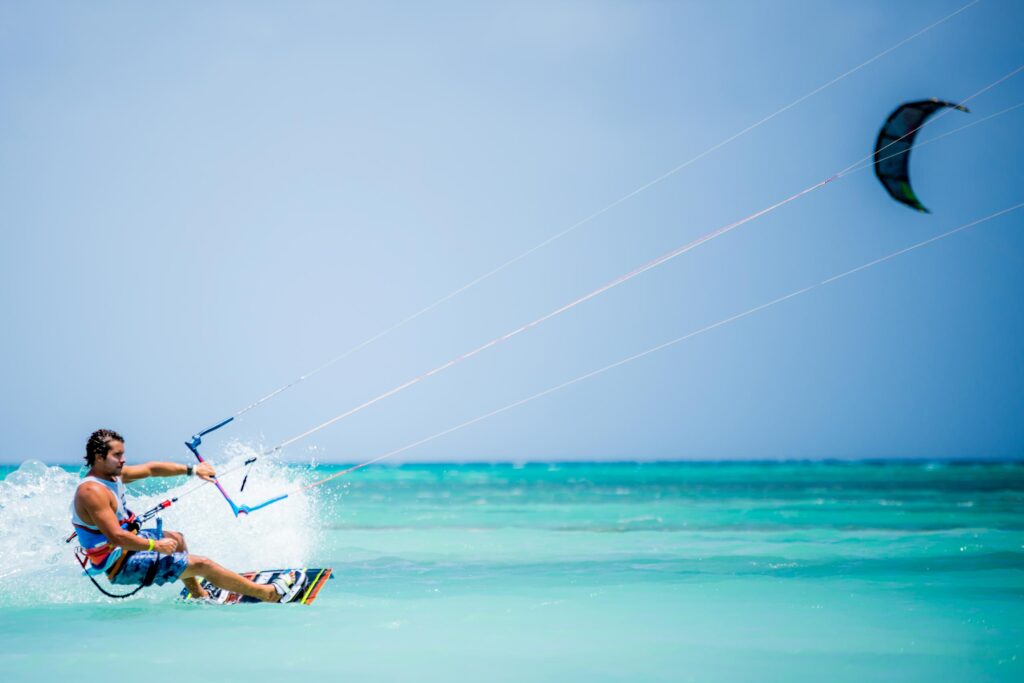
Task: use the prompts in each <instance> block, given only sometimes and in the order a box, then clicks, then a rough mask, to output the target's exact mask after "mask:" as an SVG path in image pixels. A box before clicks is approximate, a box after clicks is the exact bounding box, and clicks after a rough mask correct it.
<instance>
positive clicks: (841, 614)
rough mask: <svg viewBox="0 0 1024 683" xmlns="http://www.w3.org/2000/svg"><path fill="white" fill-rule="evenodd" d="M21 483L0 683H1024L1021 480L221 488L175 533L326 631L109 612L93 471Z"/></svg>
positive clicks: (186, 607) (544, 481) (148, 595)
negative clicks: (298, 575) (270, 502)
mask: <svg viewBox="0 0 1024 683" xmlns="http://www.w3.org/2000/svg"><path fill="white" fill-rule="evenodd" d="M242 450H244V449H239V452H236V453H234V454H231V453H229V454H227V455H226V456H225V461H224V463H225V465H224V466H225V467H227V466H229V465H230V462H229V460H230V458H235V459H238V458H243V457H244V455H245V453H244V452H242ZM336 471H338V467H337V466H319V467H315V468H310V467H299V466H287V465H283V464H273V463H271V464H264V465H259V466H258V469H256V470H255V471H254V472H253V474H252V475H251V476H250V483H249V484H248V485H247V486H246V490H245V492H244V493H243V494H239V497H240V499H241V500H243V501H246V502H255V501H258V500H260V499H261V497H266V496H268V495H273V494H275V493H278V492H280V491H282V490H284V489H287V488H289V487H294V485H295V484H297V483H300V482H302V481H311V480H313V479H314V478H320V477H322V476H325V475H326V474H330V473H332V472H336ZM2 474H3V476H5V479H4V481H3V482H2V483H0V553H2V558H0V559H2V562H0V567H2V569H0V595H2V597H0V643H2V645H0V671H3V672H4V674H3V676H2V678H3V679H4V680H5V681H7V680H11V681H27V680H43V679H47V678H51V677H55V676H73V675H89V674H90V672H92V673H95V672H97V671H108V672H111V673H113V674H115V675H122V673H123V675H127V676H143V677H145V679H146V680H149V681H164V680H166V681H172V680H173V681H180V680H184V679H186V678H187V679H191V680H239V681H241V680H246V681H270V680H281V679H282V678H283V677H285V676H288V677H293V676H307V677H313V679H314V680H321V679H326V678H327V677H331V678H339V679H341V678H344V679H345V680H356V681H363V680H365V681H384V680H389V681H390V680H417V681H433V680H438V681H441V680H444V681H448V680H452V679H456V680H462V679H471V678H474V679H481V680H488V681H523V680H531V681H533V680H535V681H565V680H596V681H638V680H642V681H750V680H758V681H812V680H813V681H818V680H822V679H828V680H830V681H863V680H872V681H879V680H881V681H886V680H893V681H897V680H898V681H901V682H904V683H905V682H907V681H918V680H920V681H924V680H929V681H934V680H943V681H1017V680H1022V678H1024V465H1021V464H1014V463H990V464H970V465H968V464H950V463H926V464H920V463H731V464H730V463H652V464H633V463H621V464H596V463H582V464H557V465H549V464H533V465H525V466H515V465H405V466H401V467H375V468H367V469H365V470H360V471H358V472H355V473H352V474H351V475H348V476H346V477H343V478H341V479H340V480H339V483H337V484H335V483H332V484H330V485H328V486H326V487H324V488H322V489H318V490H314V491H313V492H312V493H311V494H307V495H299V496H294V497H293V498H290V499H288V500H287V501H285V502H284V503H281V504H280V505H278V506H272V507H270V508H267V509H266V510H264V511H261V512H259V513H256V514H254V515H253V516H252V517H251V518H249V519H244V518H243V519H241V520H235V519H234V518H232V517H231V515H230V512H229V511H228V508H227V506H226V505H225V504H224V502H223V501H222V500H220V498H219V496H218V495H217V493H216V491H215V490H213V489H212V487H204V488H201V489H199V490H196V491H193V492H191V493H189V494H188V495H187V496H185V497H184V498H182V500H181V501H180V503H179V504H178V505H176V506H175V507H173V508H171V509H170V510H168V511H167V513H166V514H165V515H164V521H165V525H166V526H167V527H168V528H172V529H179V530H181V531H183V532H185V534H186V537H187V538H188V539H189V543H190V545H191V548H192V550H193V551H194V552H198V553H200V554H206V555H209V556H211V557H213V558H214V559H217V560H218V561H221V562H222V563H224V564H226V565H228V566H231V567H232V568H236V569H252V568H256V567H257V566H260V567H268V566H274V565H279V564H293V563H294V564H300V565H315V566H321V565H328V566H332V567H334V569H335V577H336V578H335V579H334V580H332V581H331V582H330V583H329V584H328V586H327V587H326V588H325V589H324V591H323V592H322V593H321V596H320V597H319V599H318V600H317V602H316V604H315V605H313V606H311V607H300V606H290V607H280V606H271V605H257V606H235V607H226V608H225V607H215V606H204V605H194V604H185V603H181V602H178V601H176V600H175V595H176V589H174V588H160V589H150V590H147V591H144V592H143V593H144V594H143V595H141V596H140V597H139V598H136V599H131V600H127V601H123V602H117V603H115V602H114V601H111V600H108V599H106V598H103V597H102V596H100V595H99V594H98V593H97V592H96V591H95V589H94V588H92V586H90V585H89V584H88V582H87V581H85V580H84V579H82V578H81V577H80V576H79V575H78V574H79V572H77V571H76V569H77V567H76V566H75V565H74V563H73V560H72V559H71V557H70V554H69V552H68V550H67V547H66V546H64V544H63V543H62V538H61V537H60V536H61V534H64V535H66V533H67V532H66V527H67V513H66V510H67V507H66V506H67V500H68V497H69V496H70V494H71V491H72V490H73V487H74V484H75V481H76V478H77V476H78V471H77V469H76V468H63V469H62V468H56V467H46V466H43V465H42V464H40V463H28V464H26V465H23V466H22V467H21V468H20V469H19V470H17V471H14V469H13V468H7V469H5V470H3V471H2ZM240 476H241V475H240V473H239V474H234V475H230V476H226V477H225V478H224V479H225V484H226V486H227V488H228V489H229V490H231V491H237V490H238V484H239V480H240ZM192 486H193V483H190V482H185V481H184V480H182V479H167V480H163V481H156V482H144V483H142V484H140V485H138V486H134V487H132V488H134V489H136V490H137V494H138V498H137V500H136V505H135V508H136V509H137V510H140V509H144V508H145V507H146V506H147V505H148V504H152V503H153V502H156V501H157V500H160V499H162V496H164V495H166V494H167V492H168V491H170V492H172V493H174V494H180V493H183V492H186V491H190V490H191V487H192ZM179 586H180V584H179Z"/></svg>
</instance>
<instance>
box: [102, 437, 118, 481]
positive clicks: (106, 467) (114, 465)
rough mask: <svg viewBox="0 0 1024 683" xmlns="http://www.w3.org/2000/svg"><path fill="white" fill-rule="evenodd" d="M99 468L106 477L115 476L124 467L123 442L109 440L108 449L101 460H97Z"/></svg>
mask: <svg viewBox="0 0 1024 683" xmlns="http://www.w3.org/2000/svg"><path fill="white" fill-rule="evenodd" d="M97 463H98V464H99V466H100V468H101V469H102V470H103V473H104V474H106V475H107V476H108V477H117V476H119V475H120V474H121V470H122V469H123V468H124V442H123V441H111V442H110V451H108V452H107V455H106V457H105V458H103V459H102V460H98V461H97Z"/></svg>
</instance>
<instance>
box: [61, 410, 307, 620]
mask: <svg viewBox="0 0 1024 683" xmlns="http://www.w3.org/2000/svg"><path fill="white" fill-rule="evenodd" d="M124 453H125V450H124V438H123V437H122V436H121V435H120V434H118V433H117V432H115V431H113V430H111V429H99V430H97V431H95V432H93V433H92V435H91V436H90V437H89V441H88V443H87V444H86V447H85V462H86V464H87V465H88V466H89V472H88V474H87V475H86V476H85V477H84V478H83V479H82V482H81V483H80V484H79V485H78V488H77V489H76V491H75V498H74V500H73V501H72V502H71V522H72V524H73V525H74V527H75V531H76V532H77V533H78V538H79V541H80V543H81V546H82V548H83V550H84V551H85V554H86V557H87V558H88V563H89V564H91V568H90V571H91V572H92V573H106V575H107V577H108V578H109V579H110V581H111V583H115V584H120V585H151V584H154V583H155V584H157V585H163V584H164V583H168V582H172V581H175V580H176V579H179V578H180V579H181V581H182V583H184V584H185V586H186V587H187V588H188V590H189V593H191V594H192V597H195V598H205V597H206V596H207V594H206V591H205V590H203V587H202V586H201V585H200V583H199V580H198V579H197V577H202V578H204V579H206V580H207V581H209V582H210V583H212V584H213V585H215V586H217V587H219V588H222V589H225V590H229V591H233V592H235V593H241V594H242V595H249V596H252V597H254V598H257V599H259V600H263V601H265V602H280V601H287V600H288V599H289V598H291V597H292V593H294V592H295V590H294V589H295V588H297V586H294V585H293V584H294V583H295V580H296V576H295V572H291V573H289V574H284V575H282V576H280V577H278V578H277V579H275V580H274V581H273V582H271V583H270V584H257V583H254V582H252V581H250V580H249V579H247V578H245V577H244V576H241V575H240V574H236V573H235V572H233V571H231V570H229V569H225V568H224V567H222V566H220V565H219V564H217V563H216V562H214V561H213V560H211V559H209V558H206V557H201V556H199V555H194V554H192V553H190V552H188V546H187V545H186V544H185V537H184V536H183V535H182V534H181V533H180V532H178V531H163V532H162V538H161V533H160V532H159V531H158V530H156V529H140V528H139V523H138V522H137V521H136V520H135V515H134V513H132V512H131V511H129V510H128V508H127V506H126V505H125V484H127V483H130V482H133V481H138V480H139V479H145V478H147V477H173V476H181V475H189V476H192V475H195V476H198V477H200V478H201V479H205V480H207V481H212V480H213V478H214V477H215V476H216V472H215V471H214V469H213V467H212V466H211V465H210V464H209V463H206V462H203V463H199V464H198V465H197V466H192V465H183V464H180V463H174V462H147V463H143V464H141V465H125V459H124Z"/></svg>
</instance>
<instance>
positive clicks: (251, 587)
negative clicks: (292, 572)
mask: <svg viewBox="0 0 1024 683" xmlns="http://www.w3.org/2000/svg"><path fill="white" fill-rule="evenodd" d="M196 576H201V577H203V578H204V579H206V580H207V581H209V582H210V583H212V584H213V585H214V586H217V587H218V588H223V589H225V590H229V591H234V592H235V593H241V594H242V595H248V596H251V597H254V598H257V599H259V600H263V601H264V602H277V601H278V600H280V596H279V595H278V594H277V589H276V588H274V587H273V586H270V585H260V584H258V583H253V582H252V581H250V580H249V579H247V578H245V577H244V576H242V575H240V574H236V573H235V572H233V571H231V570H230V569H225V568H224V567H222V566H220V565H219V564H217V563H216V562H214V561H213V560H211V559H209V558H206V557H200V556H198V555H189V557H188V567H187V568H186V569H185V571H183V572H182V573H181V580H182V581H185V580H186V579H193V578H194V577H196ZM186 585H188V584H186ZM189 590H191V589H189Z"/></svg>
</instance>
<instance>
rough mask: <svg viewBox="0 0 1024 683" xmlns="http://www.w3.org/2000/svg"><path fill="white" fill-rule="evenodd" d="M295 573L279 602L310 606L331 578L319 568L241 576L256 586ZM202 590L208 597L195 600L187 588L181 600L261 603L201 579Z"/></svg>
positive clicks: (257, 599)
mask: <svg viewBox="0 0 1024 683" xmlns="http://www.w3.org/2000/svg"><path fill="white" fill-rule="evenodd" d="M292 571H293V572H296V574H297V576H296V580H295V583H294V584H293V586H292V588H291V590H289V591H288V592H287V593H285V595H284V597H282V598H281V602H291V603H295V604H301V605H312V604H313V601H314V600H316V596H317V595H318V594H319V593H320V589H321V588H323V587H324V584H325V583H327V580H328V579H330V578H332V577H331V569H330V568H327V569H320V568H304V569H264V570H261V571H257V572H243V573H242V576H244V577H245V578H247V579H249V580H250V581H253V582H254V583H258V584H268V583H270V582H271V581H273V580H274V579H276V578H277V577H278V576H280V575H282V574H287V573H288V572H292ZM202 586H203V589H204V590H206V592H207V595H208V597H206V598H203V599H200V600H196V599H195V598H193V597H192V595H191V594H190V593H189V592H188V588H183V589H182V590H181V596H180V597H181V599H182V600H188V601H195V602H203V603H213V604H216V605H234V604H239V603H244V602H263V601H262V600H260V599H259V598H253V597H249V596H248V595H241V594H239V593H233V592H232V591H229V590H224V589H222V588H217V587H216V586H214V585H213V584H212V583H210V582H209V581H207V580H206V579H203V583H202Z"/></svg>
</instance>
